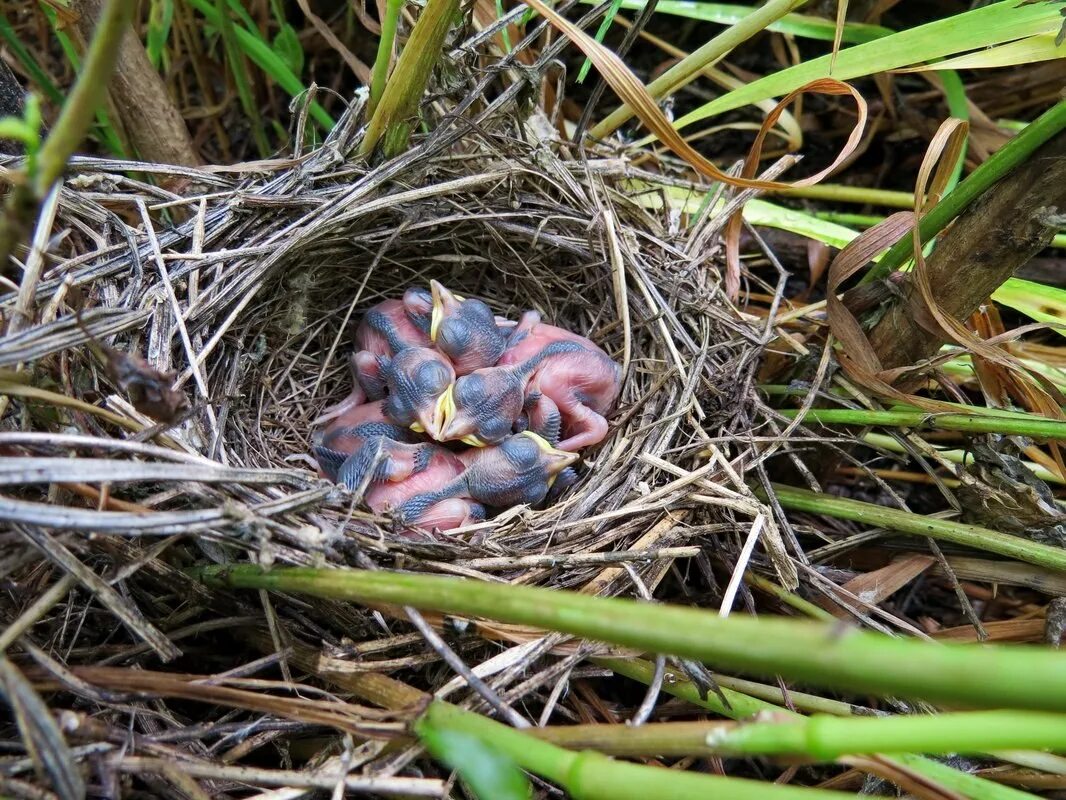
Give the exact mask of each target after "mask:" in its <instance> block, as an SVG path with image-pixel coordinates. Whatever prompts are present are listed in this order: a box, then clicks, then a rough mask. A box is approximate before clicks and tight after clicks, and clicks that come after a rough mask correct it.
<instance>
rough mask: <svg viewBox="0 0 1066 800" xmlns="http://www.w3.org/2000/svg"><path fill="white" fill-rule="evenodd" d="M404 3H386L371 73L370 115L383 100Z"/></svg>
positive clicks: (391, 1) (368, 112)
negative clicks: (382, 96)
mask: <svg viewBox="0 0 1066 800" xmlns="http://www.w3.org/2000/svg"><path fill="white" fill-rule="evenodd" d="M403 4H404V0H388V1H387V3H386V5H385V17H384V19H382V20H381V38H380V39H379V40H378V53H377V56H376V57H375V58H374V68H373V70H372V71H371V74H370V101H369V103H368V104H367V115H368V116H373V115H374V112H375V111H376V110H377V107H378V103H379V102H380V101H381V95H382V93H383V92H384V91H385V83H386V81H387V80H388V78H389V64H391V63H392V52H393V48H394V47H395V46H396V28H397V26H398V25H399V22H400V11H402V10H403Z"/></svg>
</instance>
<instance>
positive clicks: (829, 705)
mask: <svg viewBox="0 0 1066 800" xmlns="http://www.w3.org/2000/svg"><path fill="white" fill-rule="evenodd" d="M591 660H592V661H593V663H596V664H599V665H600V666H603V667H607V668H608V669H611V670H613V671H615V672H616V673H618V674H619V675H625V676H626V677H628V678H632V679H633V680H636V681H639V682H641V683H643V684H645V685H648V684H650V683H651V680H652V676H653V675H654V674H655V667H654V665H653V664H652V663H651V662H649V661H645V660H643V659H639V658H636V659H621V658H602V657H598V658H593V659H591ZM715 680H717V681H718V682H719V685H720V686H722V687H723V689H724V687H725V686H726V685H727V683H728V686H729V687H730V688H732V689H734V690H742V691H746V692H747V693H748V695H750V697H749V704H748V705H746V706H741V705H736V706H734V707H733V708H729V709H725V710H723V711H719V712H718V713H721V714H722V715H723V716H726V717H730V718H731V719H744V718H745V717H747V716H751V713H752V709H753V708H754V709H756V710H759V711H772V712H775V713H776V714H778V715H780V716H789V717H794V718H795V719H803V717H801V716H800V715H799V714H794V713H793V712H791V711H788V710H787V709H785V708H784V707H783V706H778V705H773V702H778V703H784V697H783V696H782V694H781V690H780V689H778V688H777V687H774V686H765V684H754V683H752V682H751V681H741V680H739V679H737V678H728V679H727V678H725V677H723V676H721V675H715ZM745 684H747V685H746V686H745ZM758 687H765V689H766V690H768V691H765V692H763V693H762V694H761V695H759V696H761V697H762V698H763V699H764V700H766V701H773V702H765V703H762V704H761V705H762V707H761V708H757V706H756V704H755V703H753V702H752V701H753V700H754V696H755V695H757V694H759V688H758ZM662 691H664V692H666V693H667V694H670V695H673V696H674V697H678V698H681V699H682V700H686V701H688V702H689V703H692V704H693V705H695V706H699V707H701V708H706V709H709V710H711V711H717V709H719V708H721V701H720V700H719V699H718V697H717V696H715V695H714V694H713V693H711V694H709V695H708V696H707V697H706V698H703V697H701V696H700V692H699V689H698V688H697V687H696V686H695V684H693V683H692V682H691V681H688V680H684V679H682V678H680V677H679V676H676V675H675V676H673V680H664V681H663V683H662ZM789 699H790V700H791V701H792V702H793V704H794V705H795V707H796V708H800V709H803V710H805V711H813V712H817V713H821V714H833V715H836V716H841V717H851V716H868V715H872V712H871V711H870V710H869V709H867V708H863V707H862V706H853V705H851V704H849V703H842V702H840V701H838V700H829V699H827V698H824V697H817V696H816V695H809V694H804V693H802V692H793V691H789ZM891 760H892V761H895V762H898V763H899V764H901V765H903V766H906V767H908V768H909V769H911V770H913V771H915V772H917V773H919V774H921V775H924V776H925V777H927V778H931V779H932V780H934V781H935V782H936V783H939V784H941V785H943V786H946V787H948V788H949V789H953V790H955V791H957V792H960V793H962V794H964V795H965V796H966V797H969V798H971V800H1033V798H1034V796H1033V795H1031V794H1028V793H1027V792H1022V791H1019V790H1017V789H1014V788H1011V787H1010V786H1004V785H1002V784H998V783H994V782H993V781H989V780H986V779H985V778H979V777H977V776H976V775H970V774H969V773H966V772H962V771H960V770H957V769H954V768H953V767H949V766H947V765H946V764H941V763H940V762H939V761H934V760H932V759H930V758H925V757H924V756H916V755H904V754H897V755H895V756H893V757H892V759H891Z"/></svg>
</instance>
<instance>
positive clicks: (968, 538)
mask: <svg viewBox="0 0 1066 800" xmlns="http://www.w3.org/2000/svg"><path fill="white" fill-rule="evenodd" d="M774 496H775V498H776V499H777V501H778V502H779V503H780V504H781V506H782V507H783V508H788V509H792V510H794V511H807V512H809V513H812V514H824V515H825V516H827V517H835V518H837V519H849V520H851V521H853V522H861V523H864V524H866V525H874V526H877V527H880V528H889V529H890V530H894V531H898V532H900V533H909V534H913V535H915V536H928V537H929V538H931V539H936V540H938V541H943V542H952V543H954V544H961V545H965V546H967V547H974V548H976V549H978V550H987V551H988V552H990V553H998V554H999V555H1001V556H1008V557H1009V558H1016V559H1018V560H1019V561H1025V562H1026V563H1029V564H1035V565H1037V566H1038V567H1046V568H1048V569H1054V570H1059V571H1062V572H1066V549H1063V548H1061V547H1052V546H1050V545H1046V544H1040V543H1039V542H1033V541H1030V540H1028V539H1023V538H1022V537H1020V536H1011V535H1009V534H1006V533H1000V532H999V531H994V530H991V529H989V528H981V527H979V526H977V525H966V524H964V523H961V522H951V521H949V520H946V519H937V518H935V517H927V516H923V515H922V514H912V513H911V512H909V511H901V510H899V509H897V508H886V507H884V506H878V505H874V504H873V503H862V502H860V501H858V500H846V499H844V498H841V497H833V496H831V495H827V494H819V493H818V492H811V491H808V490H807V489H797V488H795V487H793V486H783V485H781V484H774ZM1064 677H1066V675H1064Z"/></svg>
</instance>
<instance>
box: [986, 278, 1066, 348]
mask: <svg viewBox="0 0 1066 800" xmlns="http://www.w3.org/2000/svg"><path fill="white" fill-rule="evenodd" d="M992 299H993V300H995V301H996V302H997V303H1001V304H1002V305H1005V306H1007V307H1008V308H1013V309H1014V310H1015V311H1019V312H1021V313H1022V314H1025V315H1026V316H1027V317H1029V318H1031V319H1035V320H1036V321H1037V322H1050V323H1056V324H1058V325H1060V326H1061V325H1063V324H1066V289H1059V288H1057V287H1054V286H1045V285H1044V284H1042V283H1035V282H1033V281H1027V280H1023V279H1022V278H1011V279H1010V280H1009V281H1007V282H1006V283H1004V284H1003V285H1002V286H1000V287H999V288H998V289H996V292H995V294H993V295H992ZM1052 330H1053V331H1056V332H1057V333H1058V334H1059V335H1060V336H1066V328H1062V327H1058V328H1052Z"/></svg>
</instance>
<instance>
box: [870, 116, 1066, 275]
mask: <svg viewBox="0 0 1066 800" xmlns="http://www.w3.org/2000/svg"><path fill="white" fill-rule="evenodd" d="M1063 130H1066V100H1062V101H1060V102H1059V103H1056V104H1055V105H1054V106H1052V107H1051V108H1050V109H1048V110H1047V111H1045V112H1044V113H1043V114H1041V115H1040V117H1038V118H1037V119H1035V120H1033V122H1032V123H1030V124H1029V125H1027V126H1026V127H1025V129H1024V130H1023V131H1022V132H1021V133H1019V134H1018V135H1017V136H1015V137H1014V138H1013V139H1011V140H1010V141H1009V142H1007V143H1006V144H1005V145H1003V146H1002V147H1001V148H1000V149H999V150H997V151H996V152H995V153H993V154H992V157H991V158H989V159H988V160H987V161H986V162H984V163H983V164H981V166H979V167H978V168H977V169H975V170H974V171H973V172H971V173H970V174H969V175H968V176H967V177H966V180H964V181H963V182H962V183H960V184H959V185H958V186H956V187H955V189H954V190H953V191H952V192H951V193H950V194H948V195H946V196H945V197H944V199H943V200H941V201H940V202H939V203H937V204H936V205H935V206H933V208H931V209H930V210H929V213H927V214H926V215H925V216H924V217H922V220H921V223H920V224H919V226H918V231H919V234H920V236H921V240H922V241H923V242H928V241H929V239H930V238H931V237H933V236H935V235H936V234H937V233H939V232H940V231H941V230H943V229H944V228H945V227H946V226H947V224H948V223H949V222H951V221H952V220H953V219H955V217H957V216H958V215H959V214H960V213H962V211H963V210H964V209H965V208H967V207H968V206H969V205H970V204H971V203H973V201H974V200H976V199H977V198H978V197H980V196H981V195H982V194H984V193H985V192H986V191H987V190H988V189H989V187H991V186H992V184H994V183H996V181H998V180H999V179H1000V178H1002V177H1003V176H1005V175H1006V174H1007V173H1009V172H1010V171H1011V170H1013V169H1014V168H1015V167H1017V166H1018V165H1019V164H1022V163H1023V162H1025V161H1026V159H1028V158H1029V156H1031V155H1032V154H1033V153H1034V152H1035V151H1036V150H1037V149H1038V148H1039V147H1041V146H1042V145H1043V144H1044V143H1045V142H1047V141H1048V140H1050V139H1051V138H1052V137H1053V136H1056V135H1057V134H1058V133H1059V132H1061V131H1063ZM913 242H914V234H913V232H912V233H908V234H907V235H906V236H904V237H903V238H902V239H900V240H899V241H898V242H896V244H895V245H893V246H892V248H891V249H890V250H889V251H888V252H887V253H886V254H885V257H884V258H882V259H881V260H880V261H879V262H878V263H877V264H875V265H874V267H873V268H872V269H871V270H870V271H869V272H867V273H866V275H864V276H863V279H862V281H863V282H864V283H865V282H867V281H872V280H877V279H879V278H884V277H886V276H888V275H889V274H890V273H891V272H892V271H893V270H895V269H899V268H900V267H901V266H902V265H903V264H904V262H906V261H907V260H908V259H909V258H910V257H911V254H912V253H913V252H914V244H913Z"/></svg>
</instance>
